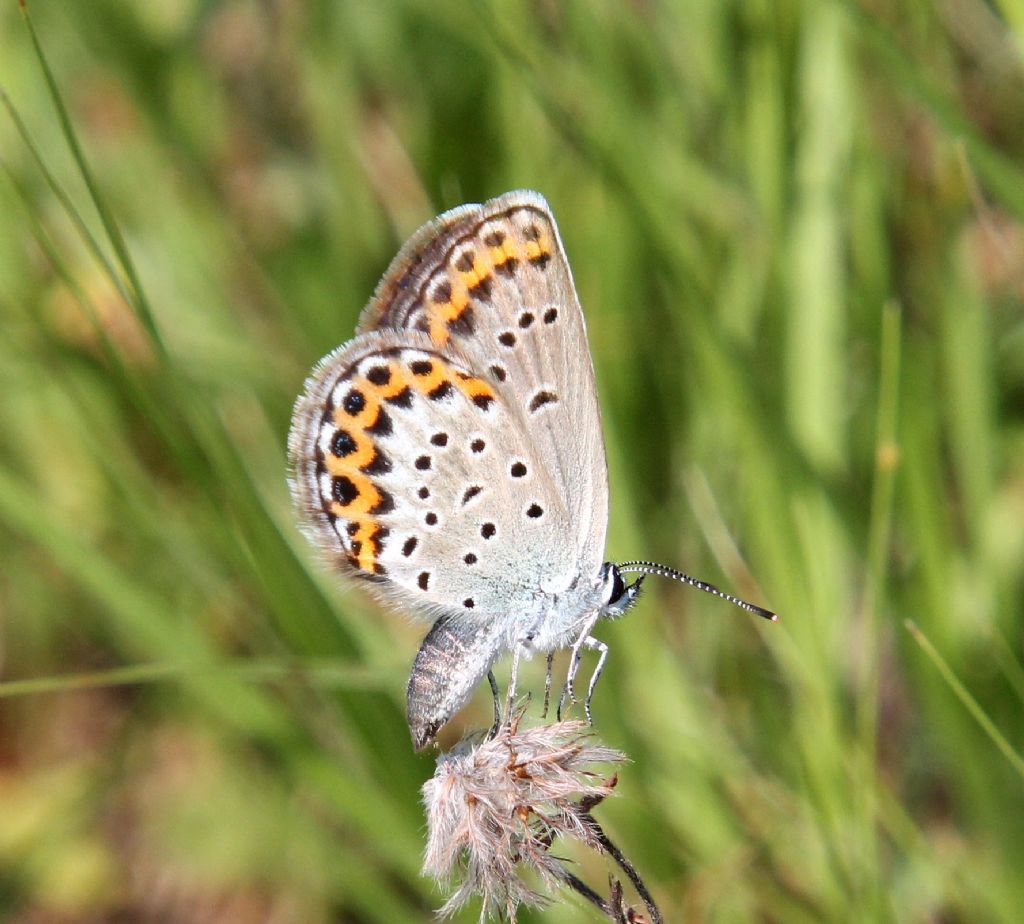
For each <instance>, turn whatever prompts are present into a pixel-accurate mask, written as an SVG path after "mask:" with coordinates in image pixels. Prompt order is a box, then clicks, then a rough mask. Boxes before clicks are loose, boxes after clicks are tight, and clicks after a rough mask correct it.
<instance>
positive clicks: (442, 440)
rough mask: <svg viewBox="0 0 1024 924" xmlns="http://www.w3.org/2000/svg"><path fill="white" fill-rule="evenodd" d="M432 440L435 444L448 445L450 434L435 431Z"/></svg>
mask: <svg viewBox="0 0 1024 924" xmlns="http://www.w3.org/2000/svg"><path fill="white" fill-rule="evenodd" d="M430 442H431V443H433V444H434V445H435V446H447V445H448V434H447V433H435V434H434V435H433V436H432V437H431V438H430Z"/></svg>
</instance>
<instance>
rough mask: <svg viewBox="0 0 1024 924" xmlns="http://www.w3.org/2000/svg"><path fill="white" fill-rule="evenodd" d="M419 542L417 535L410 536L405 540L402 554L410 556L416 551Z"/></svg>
mask: <svg viewBox="0 0 1024 924" xmlns="http://www.w3.org/2000/svg"><path fill="white" fill-rule="evenodd" d="M419 544H420V541H419V539H417V538H416V537H415V536H410V537H409V538H408V539H406V540H405V542H404V543H403V545H402V554H403V555H404V556H405V557H406V558H408V557H409V556H410V555H412V553H413V552H415V551H416V546H418V545H419Z"/></svg>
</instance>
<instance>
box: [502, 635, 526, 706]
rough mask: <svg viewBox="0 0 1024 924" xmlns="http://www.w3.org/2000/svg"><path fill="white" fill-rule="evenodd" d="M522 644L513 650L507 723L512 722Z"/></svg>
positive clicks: (506, 704)
mask: <svg viewBox="0 0 1024 924" xmlns="http://www.w3.org/2000/svg"><path fill="white" fill-rule="evenodd" d="M522 649H523V646H522V643H520V644H518V645H516V646H515V648H513V649H512V670H511V672H510V673H509V677H508V695H507V697H506V699H505V721H506V722H509V723H511V721H512V707H513V705H514V704H515V699H516V683H517V682H518V680H519V655H520V653H521V652H522Z"/></svg>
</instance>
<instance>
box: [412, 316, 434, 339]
mask: <svg viewBox="0 0 1024 924" xmlns="http://www.w3.org/2000/svg"><path fill="white" fill-rule="evenodd" d="M412 329H413V330H419V331H423V333H425V334H429V333H430V319H429V318H427V316H426V315H424V314H421V315H420V316H419V317H418V318H417V319H416V323H415V324H413V326H412Z"/></svg>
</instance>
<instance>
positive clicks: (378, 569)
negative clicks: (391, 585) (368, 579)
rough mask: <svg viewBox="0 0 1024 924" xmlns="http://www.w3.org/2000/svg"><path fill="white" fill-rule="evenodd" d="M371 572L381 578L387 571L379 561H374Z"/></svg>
mask: <svg viewBox="0 0 1024 924" xmlns="http://www.w3.org/2000/svg"><path fill="white" fill-rule="evenodd" d="M373 570H374V572H375V573H376V574H377V575H379V576H380V577H383V576H384V575H385V574H387V573H388V569H387V568H385V567H384V566H383V565H382V564H381V563H380V562H379V561H375V562H374V563H373Z"/></svg>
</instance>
